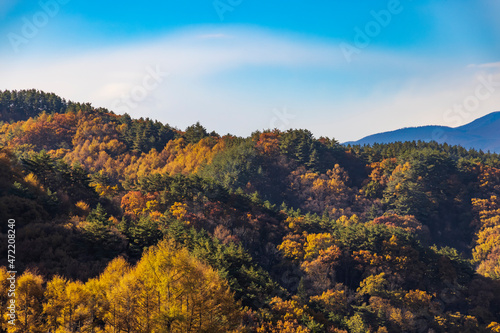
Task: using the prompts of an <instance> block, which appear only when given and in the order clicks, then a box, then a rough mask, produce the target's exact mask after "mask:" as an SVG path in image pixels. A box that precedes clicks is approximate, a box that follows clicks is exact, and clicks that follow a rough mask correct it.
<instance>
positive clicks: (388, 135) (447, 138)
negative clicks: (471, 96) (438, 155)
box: [344, 111, 500, 153]
mask: <svg viewBox="0 0 500 333" xmlns="http://www.w3.org/2000/svg"><path fill="white" fill-rule="evenodd" d="M498 133H500V111H495V112H491V113H489V114H487V115H485V116H483V117H480V118H477V119H475V120H473V121H471V122H470V123H467V124H465V125H462V126H459V127H448V126H440V125H425V126H419V127H405V128H400V129H397V130H392V131H386V132H381V133H376V134H372V135H369V136H366V137H364V138H362V139H360V140H357V141H348V142H345V143H344V144H345V145H348V144H350V145H372V144H375V143H379V144H381V143H392V142H398V141H402V142H404V141H424V142H430V141H436V142H438V143H447V144H450V145H458V146H462V147H464V148H466V149H476V150H482V151H491V152H497V153H498V152H500V136H499V135H498Z"/></svg>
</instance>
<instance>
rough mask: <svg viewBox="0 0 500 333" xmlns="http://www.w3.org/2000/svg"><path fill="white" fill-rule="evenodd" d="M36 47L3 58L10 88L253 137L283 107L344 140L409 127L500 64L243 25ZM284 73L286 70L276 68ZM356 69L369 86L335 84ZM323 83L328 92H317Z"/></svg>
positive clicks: (434, 117)
mask: <svg viewBox="0 0 500 333" xmlns="http://www.w3.org/2000/svg"><path fill="white" fill-rule="evenodd" d="M34 54H36V53H33V52H32V53H30V54H23V55H21V56H18V57H17V58H16V59H13V58H7V57H5V56H4V57H3V58H4V59H2V58H0V63H3V64H7V63H8V65H4V66H3V69H2V75H1V77H0V89H31V88H36V89H41V90H45V91H50V92H55V93H57V94H58V95H60V96H62V97H65V98H67V99H71V100H75V101H80V102H91V103H92V104H93V105H95V106H102V107H107V108H109V109H111V110H113V109H115V111H120V110H123V109H124V108H125V107H124V105H126V104H127V103H126V102H128V103H129V104H130V105H131V106H130V105H129V106H128V110H129V113H130V114H131V115H132V116H135V117H141V116H144V117H151V118H156V119H159V120H161V121H163V122H168V123H170V124H171V125H174V126H178V127H180V128H184V127H186V126H188V125H190V124H193V123H194V122H196V121H197V120H199V121H201V122H202V123H203V124H204V125H205V126H206V127H207V128H209V129H210V130H212V129H214V130H216V131H218V132H220V133H222V134H224V133H227V132H231V133H234V134H238V135H248V134H250V133H251V132H252V131H254V130H257V129H262V128H268V127H271V126H273V124H274V122H273V119H274V118H275V114H274V113H273V110H275V109H276V108H283V107H286V108H287V109H288V110H289V112H290V113H292V114H293V115H294V116H295V118H294V119H293V121H291V122H290V124H287V125H289V126H290V127H302V128H309V129H310V130H312V131H313V132H314V133H315V134H316V135H317V136H319V135H327V136H334V137H336V138H338V139H340V140H342V141H344V140H353V139H357V138H361V137H362V136H364V135H368V134H372V133H375V132H378V131H382V130H390V129H395V128H398V127H402V126H411V125H423V124H429V123H443V122H444V120H443V116H442V115H443V113H444V112H445V111H446V110H447V108H449V107H451V106H453V103H455V102H457V101H461V100H463V98H464V97H463V96H467V94H470V91H474V84H476V83H475V82H476V81H475V80H476V79H475V76H474V75H476V74H477V73H480V72H481V71H485V70H486V69H488V70H490V71H491V70H495V69H496V67H495V66H496V65H495V66H491V64H490V65H488V64H483V65H476V66H474V67H470V68H463V69H461V70H460V71H458V72H455V73H454V71H455V70H456V68H452V67H451V66H450V67H446V66H444V62H443V61H440V60H439V59H438V60H435V59H417V58H416V57H415V56H412V55H407V54H406V55H405V54H401V53H394V52H387V51H384V50H381V49H374V48H373V49H372V48H367V49H365V50H363V51H362V54H361V55H360V56H359V57H358V58H357V59H355V61H353V62H352V63H351V64H347V62H346V61H345V59H344V58H343V57H342V54H341V52H340V50H339V47H338V43H337V42H335V41H317V40H316V41H310V40H306V39H303V38H297V37H294V36H284V35H278V34H275V33H272V32H269V31H265V30H252V29H242V28H236V27H231V28H225V29H216V28H204V29H191V30H184V31H181V32H177V33H175V34H170V35H168V36H165V37H163V38H160V39H156V40H150V41H145V42H144V41H143V42H141V43H134V44H131V45H123V46H121V47H110V48H108V49H99V50H92V51H88V52H81V53H79V54H72V55H67V54H66V55H64V57H63V56H58V51H57V50H54V51H53V52H51V53H50V54H48V55H45V56H40V55H36V56H35V55H34ZM0 57H2V56H0ZM485 67H488V68H485ZM156 69H158V70H159V71H160V72H168V73H169V75H168V76H163V77H162V79H161V80H160V81H161V82H156V81H154V80H151V78H150V76H151V73H150V71H151V70H156ZM258 71H263V72H264V74H263V75H261V76H259V77H258V79H254V80H253V81H252V80H248V82H247V80H246V78H245V77H238V78H237V79H235V78H234V75H235V73H240V72H241V73H249V72H250V73H253V72H258ZM283 71H284V72H286V73H287V75H285V76H284V78H280V77H279V76H278V75H275V74H276V73H282V72H283ZM313 72H320V73H321V74H323V75H325V73H326V76H328V77H330V79H329V80H327V81H328V82H326V83H325V85H328V84H331V85H330V86H327V87H323V86H322V83H320V82H319V81H316V80H315V79H316V77H315V76H314V75H311V74H309V73H313ZM450 73H454V74H450ZM226 74H233V78H230V79H228V78H227V76H226ZM350 75H353V76H356V77H357V78H358V79H359V80H360V81H359V86H358V85H356V84H354V83H352V82H350V83H348V84H347V83H346V84H345V86H346V88H345V89H344V90H345V91H350V92H351V93H349V94H347V93H343V92H342V93H339V92H338V91H332V89H334V88H332V87H336V86H337V87H342V85H343V82H342V79H341V78H346V77H347V78H349V76H350ZM236 76H237V75H236ZM289 80H293V81H294V82H293V84H294V89H293V92H292V89H289V88H283V86H287V84H289V82H288V81H289ZM155 82H156V83H159V84H155ZM242 82H243V84H242ZM270 82H271V83H272V84H275V88H272V91H270V92H267V93H266V94H261V90H262V88H261V86H266V87H267V86H269V85H271V84H270ZM153 86H155V87H153ZM241 86H244V87H246V88H245V89H242V88H241ZM236 87H238V88H236ZM314 89H317V90H322V91H321V92H318V93H314V94H312V93H310V91H311V90H314ZM144 92H145V93H144ZM133 95H135V97H134V96H133ZM498 95H499V94H498V93H495V95H494V96H492V97H491V98H490V99H489V100H487V101H484V103H482V104H481V106H480V107H479V108H478V110H476V113H477V115H478V116H479V115H481V114H482V113H487V112H490V111H493V109H492V108H494V106H495V105H500V104H496V103H498V102H499V100H498ZM127 99H128V100H127ZM117 105H120V106H121V107H120V110H117V109H116V106H117ZM496 109H498V107H497V108H496ZM445 125H446V124H445Z"/></svg>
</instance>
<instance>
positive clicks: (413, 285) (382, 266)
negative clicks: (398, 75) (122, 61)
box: [0, 90, 500, 333]
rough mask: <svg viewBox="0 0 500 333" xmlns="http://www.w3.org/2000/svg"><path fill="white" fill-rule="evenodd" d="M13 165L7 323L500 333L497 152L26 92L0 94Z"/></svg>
mask: <svg viewBox="0 0 500 333" xmlns="http://www.w3.org/2000/svg"><path fill="white" fill-rule="evenodd" d="M194 121H196V120H194ZM0 170H1V171H0V215H1V216H2V218H3V221H2V224H1V228H0V232H1V233H0V238H1V239H2V241H1V243H0V244H1V246H0V247H1V250H0V252H1V253H4V255H2V256H1V261H0V266H3V267H2V268H1V269H0V276H1V282H0V304H1V310H0V311H1V317H0V321H1V323H0V324H1V325H0V327H1V328H0V330H1V331H2V332H48V331H50V332H300V333H304V332H337V333H339V332H359V333H365V332H378V333H382V332H460V333H462V332H500V156H499V155H496V154H486V153H483V152H480V151H479V152H478V151H474V150H465V149H463V148H460V147H456V146H449V145H446V144H444V145H440V144H437V143H435V142H430V143H425V142H405V143H400V142H398V143H393V144H383V145H373V146H347V147H343V146H341V145H339V143H338V142H337V141H336V140H335V139H333V138H323V137H321V138H315V137H314V136H313V135H312V133H311V132H309V131H308V130H302V129H301V130H288V131H286V132H281V131H279V130H272V129H271V130H265V131H256V132H254V133H253V134H252V135H251V136H250V137H248V138H241V137H236V136H230V135H227V136H220V135H218V134H217V133H215V132H210V131H209V130H207V129H205V128H204V127H203V126H202V125H200V124H199V123H196V124H194V125H192V126H190V127H188V128H186V129H185V130H180V129H178V128H175V127H172V126H170V125H168V124H162V123H160V122H158V121H155V120H151V119H143V118H141V119H132V118H131V117H130V116H129V115H127V114H125V115H117V114H114V113H113V112H110V111H108V110H105V109H102V108H99V109H96V108H94V107H92V106H91V105H90V104H80V103H74V102H69V101H66V100H64V99H62V98H60V97H58V96H56V95H54V94H47V93H43V92H39V91H35V90H30V91H5V92H2V93H1V94H0ZM8 219H15V221H16V266H17V271H18V273H17V274H18V277H17V296H16V303H17V322H16V326H15V327H14V326H12V325H9V324H8V322H7V320H8V317H7V311H8V310H7V301H8V297H7V291H8V288H9V285H8V281H7V277H8V273H7V270H8V269H7V266H8V263H7V255H6V253H7V238H8V236H7V231H8V225H7V220H8Z"/></svg>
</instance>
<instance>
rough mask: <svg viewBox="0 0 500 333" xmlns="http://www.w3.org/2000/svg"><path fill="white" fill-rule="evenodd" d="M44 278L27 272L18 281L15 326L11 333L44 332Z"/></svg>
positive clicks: (10, 329)
mask: <svg viewBox="0 0 500 333" xmlns="http://www.w3.org/2000/svg"><path fill="white" fill-rule="evenodd" d="M42 302H43V278H42V277H41V276H39V275H36V274H33V273H32V272H30V271H26V272H24V273H23V275H21V276H20V277H19V278H18V280H17V288H16V314H17V320H16V325H15V326H11V325H9V326H8V329H7V331H8V332H9V333H10V332H33V333H36V332H44V330H43V328H42V311H43V305H42Z"/></svg>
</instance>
